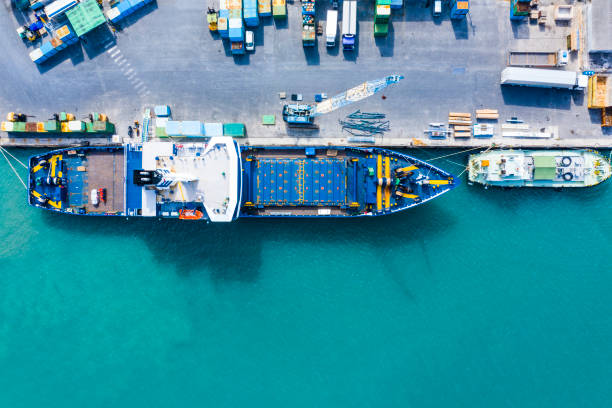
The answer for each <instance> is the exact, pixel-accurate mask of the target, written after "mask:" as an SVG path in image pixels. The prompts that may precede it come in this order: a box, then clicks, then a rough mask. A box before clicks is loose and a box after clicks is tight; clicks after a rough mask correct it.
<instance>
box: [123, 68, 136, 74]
mask: <svg viewBox="0 0 612 408" xmlns="http://www.w3.org/2000/svg"><path fill="white" fill-rule="evenodd" d="M131 72H134V68H130V69H128V70H127V71H125V75H129V74H130V73H131Z"/></svg>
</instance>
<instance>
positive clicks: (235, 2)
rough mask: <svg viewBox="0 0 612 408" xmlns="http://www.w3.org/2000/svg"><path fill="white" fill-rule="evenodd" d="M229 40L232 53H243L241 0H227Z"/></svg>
mask: <svg viewBox="0 0 612 408" xmlns="http://www.w3.org/2000/svg"><path fill="white" fill-rule="evenodd" d="M228 6H229V20H228V27H229V40H230V46H231V49H232V54H244V52H245V49H244V23H243V20H242V0H229V1H228Z"/></svg>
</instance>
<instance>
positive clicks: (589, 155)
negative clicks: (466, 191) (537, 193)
mask: <svg viewBox="0 0 612 408" xmlns="http://www.w3.org/2000/svg"><path fill="white" fill-rule="evenodd" d="M611 173H612V171H611V167H610V162H609V161H608V160H607V159H606V158H605V157H603V156H602V155H601V154H599V153H597V152H594V151H592V150H491V151H485V152H482V153H479V154H473V155H470V158H469V163H468V179H469V181H470V182H475V183H479V184H484V185H486V186H500V187H554V188H560V187H589V186H594V185H596V184H599V183H601V182H602V181H604V180H607V179H608V178H609V177H610V174H611Z"/></svg>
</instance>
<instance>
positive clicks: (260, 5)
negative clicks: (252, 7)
mask: <svg viewBox="0 0 612 408" xmlns="http://www.w3.org/2000/svg"><path fill="white" fill-rule="evenodd" d="M257 10H258V11H259V15H260V16H261V17H270V16H272V2H271V0H259V1H258V2H257Z"/></svg>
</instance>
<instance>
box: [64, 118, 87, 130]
mask: <svg viewBox="0 0 612 408" xmlns="http://www.w3.org/2000/svg"><path fill="white" fill-rule="evenodd" d="M68 129H69V130H70V131H71V132H82V131H84V130H85V123H84V122H82V121H80V120H71V121H70V122H68Z"/></svg>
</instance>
